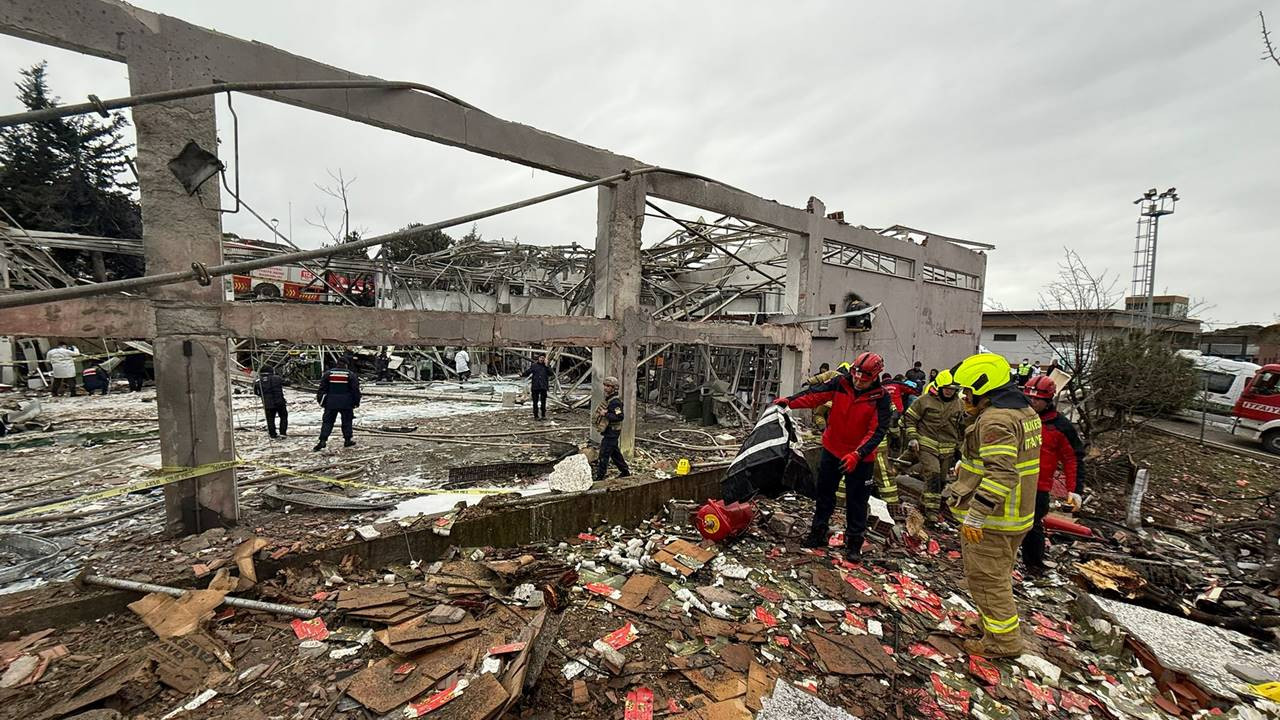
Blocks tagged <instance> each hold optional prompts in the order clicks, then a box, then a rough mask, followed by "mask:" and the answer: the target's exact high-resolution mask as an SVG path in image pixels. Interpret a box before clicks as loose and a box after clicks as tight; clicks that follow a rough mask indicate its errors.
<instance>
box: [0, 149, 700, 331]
mask: <svg viewBox="0 0 1280 720" xmlns="http://www.w3.org/2000/svg"><path fill="white" fill-rule="evenodd" d="M658 171H662V172H669V171H667V170H663V169H662V168H658V167H646V168H639V169H636V170H624V171H623V172H620V173H617V174H614V175H610V176H608V177H603V178H600V179H599V180H592V181H590V182H585V183H580V184H578V185H573V186H570V187H567V188H564V189H562V190H556V191H554V192H550V193H546V194H545V195H538V196H536V197H531V198H528V199H525V200H520V201H517V202H513V203H508V204H507V205H502V206H500V207H496V208H491V209H489V210H482V211H480V212H474V213H470V214H467V215H461V216H459V217H456V218H453V219H450V220H444V221H441V222H437V223H432V224H430V225H420V226H418V227H414V228H406V229H404V230H397V231H395V232H392V233H387V234H385V235H378V236H376V237H371V238H365V239H363V240H358V241H356V242H348V243H340V244H338V245H334V246H331V247H323V248H317V249H315V250H301V251H298V252H292V253H284V254H282V255H272V256H270V257H265V258H258V259H255V260H245V261H242V262H237V263H224V264H222V265H214V266H213V267H208V268H206V267H205V266H203V265H201V264H199V263H192V269H191V270H175V271H173V272H167V273H160V274H157V275H144V276H142V277H137V278H127V279H124V280H113V281H111V282H105V283H95V284H92V285H77V286H74V287H65V288H54V289H52V290H35V291H31V292H24V293H16V294H12V295H2V296H0V309H4V308H13V307H24V306H27V305H39V304H41V303H49V302H57V301H59V300H71V299H73V298H81V297H91V296H94V295H105V294H107V293H113V292H120V291H128V290H142V289H145V288H151V287H157V286H160V285H174V284H177V283H180V282H186V281H188V280H195V279H197V278H200V279H201V280H202V281H203V282H204V283H205V284H208V282H209V280H210V279H211V278H215V277H221V276H223V275H232V274H235V273H245V272H252V271H254V270H261V269H263V268H269V267H277V266H279V265H289V264H292V263H297V262H302V261H305V260H315V259H318V258H322V257H327V256H329V255H334V254H337V253H340V252H347V251H348V250H358V249H364V248H368V247H373V246H374V245H381V244H383V243H387V242H391V241H393V240H399V239H401V238H405V237H410V236H413V235H418V234H421V233H426V232H431V231H432V230H443V229H445V228H449V227H453V226H455V225H466V224H468V223H472V222H475V221H477V220H483V219H485V218H489V217H493V216H494V215H501V214H502V213H506V212H511V211H512V210H519V209H521V208H526V207H529V206H531V205H537V204H539V203H544V202H547V201H548V200H555V199H557V198H561V197H564V196H566V195H572V194H574V193H577V192H581V191H583V190H589V189H591V188H593V187H598V186H600V185H607V184H609V183H613V182H618V181H620V180H629V179H631V178H632V177H634V176H636V175H644V174H647V173H651V172H658ZM677 174H681V175H683V174H684V173H677Z"/></svg>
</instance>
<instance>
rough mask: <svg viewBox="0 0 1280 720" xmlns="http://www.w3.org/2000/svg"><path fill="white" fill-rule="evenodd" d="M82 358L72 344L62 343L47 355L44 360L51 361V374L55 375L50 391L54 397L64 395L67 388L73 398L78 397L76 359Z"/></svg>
mask: <svg viewBox="0 0 1280 720" xmlns="http://www.w3.org/2000/svg"><path fill="white" fill-rule="evenodd" d="M78 357H80V351H79V350H78V349H77V348H76V346H74V345H72V344H71V343H65V342H64V343H62V344H61V345H59V346H58V347H56V348H53V349H52V350H50V351H49V352H47V353H45V355H44V359H45V360H47V361H49V372H50V374H51V375H53V387H51V388H50V391H51V392H52V393H53V396H54V397H58V396H59V395H61V394H62V388H64V387H65V388H67V391H68V393H69V394H70V395H71V397H75V396H76V358H78Z"/></svg>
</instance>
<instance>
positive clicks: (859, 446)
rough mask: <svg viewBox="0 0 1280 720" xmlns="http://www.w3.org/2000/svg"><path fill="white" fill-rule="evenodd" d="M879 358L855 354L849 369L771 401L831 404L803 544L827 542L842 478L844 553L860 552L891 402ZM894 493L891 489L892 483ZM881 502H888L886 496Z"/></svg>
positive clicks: (793, 404)
mask: <svg viewBox="0 0 1280 720" xmlns="http://www.w3.org/2000/svg"><path fill="white" fill-rule="evenodd" d="M883 370H884V359H883V358H881V357H880V356H879V355H877V354H875V353H872V352H864V353H862V354H861V355H859V356H858V357H857V358H856V359H855V360H854V361H853V364H852V365H851V366H850V368H849V369H848V370H846V371H842V372H841V373H840V374H839V375H838V376H836V377H835V378H833V379H831V380H829V381H827V382H825V383H823V384H821V385H817V386H814V387H811V388H808V389H806V390H803V391H801V392H799V393H797V394H796V395H793V396H791V397H781V398H778V399H777V400H774V404H776V405H781V406H783V407H788V406H790V407H793V408H797V409H804V408H814V407H817V406H819V405H821V404H823V403H825V402H828V401H829V402H831V414H830V415H829V416H828V423H827V429H826V431H825V432H823V433H822V459H821V460H820V461H819V463H818V488H817V490H818V498H817V503H816V506H815V507H814V511H813V525H812V526H810V528H809V535H808V537H806V538H805V539H804V543H803V544H804V546H805V547H809V548H820V547H826V546H827V531H828V523H829V522H830V521H831V514H832V513H833V512H834V511H835V505H836V489H837V488H838V487H839V486H840V480H841V478H843V479H844V491H845V532H844V536H845V537H844V544H845V556H846V557H848V558H849V559H851V560H856V559H857V558H859V557H861V556H862V543H863V540H864V537H865V535H866V532H867V500H868V498H870V497H871V490H872V488H871V483H872V474H873V472H874V468H875V464H876V457H877V455H878V448H879V447H880V443H881V441H883V440H884V436H885V433H886V432H888V430H889V417H890V415H891V414H892V409H891V408H892V403H891V402H890V400H889V394H888V393H886V392H885V391H884V388H882V387H881V386H880V380H879V375H880V372H881V371H883ZM895 492H896V487H895ZM886 502H888V501H887V500H886Z"/></svg>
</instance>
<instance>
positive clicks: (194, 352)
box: [129, 41, 240, 534]
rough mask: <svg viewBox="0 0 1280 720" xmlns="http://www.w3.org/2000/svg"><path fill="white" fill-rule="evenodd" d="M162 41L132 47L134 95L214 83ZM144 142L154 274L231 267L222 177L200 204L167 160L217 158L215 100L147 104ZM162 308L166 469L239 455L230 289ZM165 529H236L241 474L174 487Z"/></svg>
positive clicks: (172, 300) (192, 294) (159, 297)
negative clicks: (203, 154)
mask: <svg viewBox="0 0 1280 720" xmlns="http://www.w3.org/2000/svg"><path fill="white" fill-rule="evenodd" d="M151 42H156V43H157V44H156V45H155V46H147V47H145V48H140V49H137V50H131V52H130V55H129V89H130V92H132V93H146V92H156V91H160V90H168V89H171V88H178V87H187V86H190V85H201V84H206V83H208V82H210V81H211V80H212V78H211V77H203V76H201V75H199V74H198V73H197V72H196V71H195V70H194V69H192V67H193V65H194V63H193V62H192V58H191V57H190V55H189V53H187V54H183V52H182V50H181V49H178V48H175V49H174V50H173V52H172V53H171V52H170V51H169V50H168V49H167V48H166V47H163V46H162V45H161V44H160V43H161V42H162V41H151ZM133 123H134V126H135V127H136V129H137V137H138V159H137V164H138V176H139V185H140V189H141V196H142V224H143V231H142V240H143V247H144V250H145V252H146V261H147V273H148V274H154V273H162V272H168V271H171V270H180V269H187V268H190V267H191V263H192V262H201V263H205V264H207V265H213V264H217V263H220V262H222V219H221V217H220V215H219V214H218V212H217V211H216V210H212V209H206V208H216V207H218V206H219V203H220V200H221V198H220V195H219V186H218V179H217V177H216V176H215V177H213V178H211V179H210V180H208V181H207V182H205V184H204V186H203V187H202V188H201V190H200V195H201V197H202V198H203V200H204V206H205V207H201V203H200V201H199V200H198V199H197V198H196V197H189V196H188V195H187V194H186V191H184V190H183V188H182V186H181V185H180V184H179V182H178V180H177V179H176V178H174V176H173V174H172V173H170V172H169V168H168V162H169V160H171V159H172V158H174V157H175V156H177V155H178V153H179V152H181V150H182V148H183V146H185V145H186V144H187V142H188V141H191V140H194V141H195V142H197V143H198V144H199V145H200V147H202V148H204V149H205V150H207V151H209V152H214V153H216V152H217V149H218V139H217V129H216V122H215V116H214V98H213V97H200V98H193V99H190V100H182V101H177V102H170V103H164V104H162V105H144V106H140V107H137V108H135V109H134V110H133ZM150 295H151V298H152V300H153V301H154V302H155V308H156V339H155V368H156V405H157V409H158V412H159V416H160V457H161V460H162V462H163V464H164V465H165V466H171V467H172V466H176V467H195V466H199V465H204V464H206V463H212V462H218V461H222V460H233V459H235V454H236V453H235V443H234V438H233V435H232V423H233V417H232V414H231V375H230V355H229V350H230V348H229V347H228V341H227V340H226V339H225V338H223V337H220V336H219V335H218V334H217V332H218V318H219V309H218V306H219V305H220V304H221V303H222V302H223V286H222V283H221V282H214V283H212V284H211V285H209V286H207V287H202V286H200V285H197V284H195V283H182V284H179V285H169V286H164V287H159V288H154V289H152V290H151V291H150ZM165 515H166V522H165V527H166V529H167V530H168V531H169V532H171V533H174V534H190V533H197V532H201V531H203V530H205V529H208V528H210V527H221V526H226V525H232V524H235V523H236V522H237V520H238V519H239V515H240V510H239V502H238V499H237V494H236V476H235V471H234V470H224V471H222V472H217V473H213V474H210V475H204V476H201V477H198V478H193V479H190V480H185V481H181V482H178V483H175V484H172V485H167V486H165Z"/></svg>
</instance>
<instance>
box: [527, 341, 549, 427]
mask: <svg viewBox="0 0 1280 720" xmlns="http://www.w3.org/2000/svg"><path fill="white" fill-rule="evenodd" d="M520 377H522V378H526V377H527V378H529V397H530V400H531V401H532V403H533V419H534V420H546V419H547V392H548V391H549V390H550V389H551V368H549V367H547V356H546V355H539V356H538V361H537V362H535V363H534V364H532V365H530V366H529V369H528V370H525V371H524V372H523V373H521V375H520ZM539 408H541V409H539Z"/></svg>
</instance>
